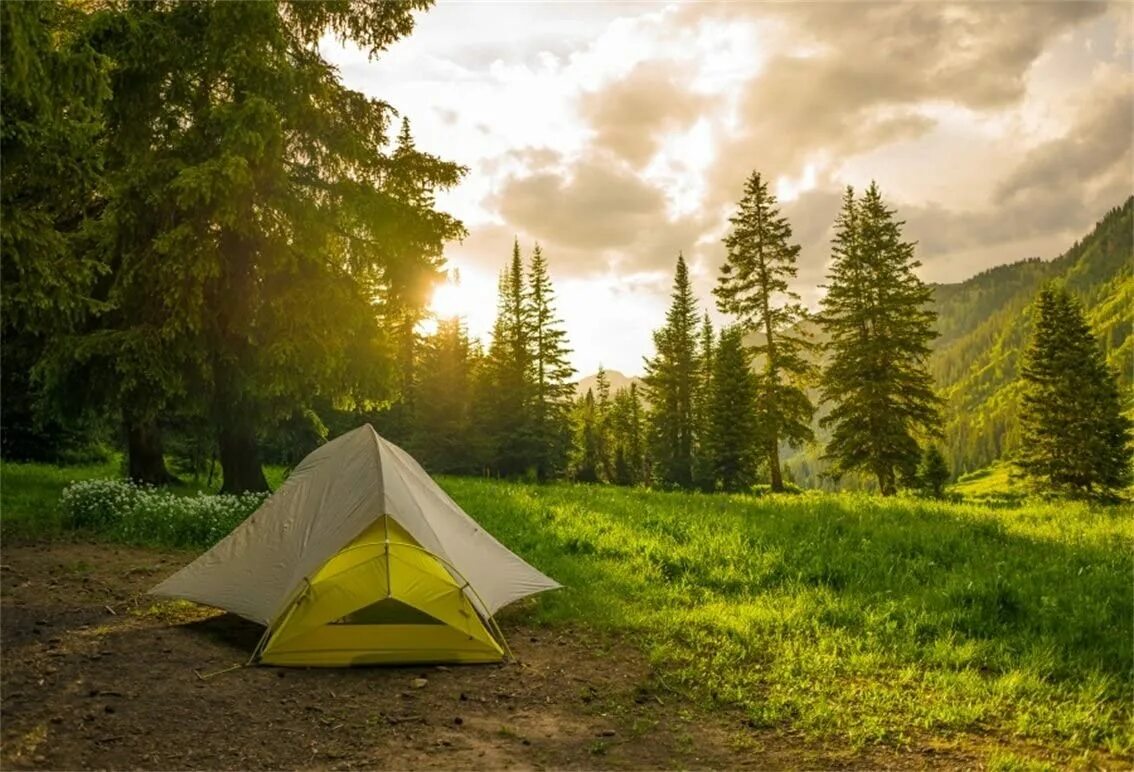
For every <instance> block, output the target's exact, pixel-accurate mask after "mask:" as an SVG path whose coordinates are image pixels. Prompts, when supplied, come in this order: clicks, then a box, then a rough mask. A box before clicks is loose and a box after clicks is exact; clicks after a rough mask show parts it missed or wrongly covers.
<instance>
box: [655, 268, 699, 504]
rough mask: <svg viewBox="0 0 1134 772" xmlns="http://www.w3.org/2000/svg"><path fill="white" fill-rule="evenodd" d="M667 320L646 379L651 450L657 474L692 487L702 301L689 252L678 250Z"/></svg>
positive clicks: (658, 477) (657, 336)
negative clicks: (687, 258)
mask: <svg viewBox="0 0 1134 772" xmlns="http://www.w3.org/2000/svg"><path fill="white" fill-rule="evenodd" d="M671 298H672V300H671V303H670V307H669V311H668V312H667V313H666V323H665V326H664V327H662V328H661V329H659V330H656V331H655V332H654V349H655V354H654V356H653V357H652V358H650V359H647V360H646V373H645V377H644V378H643V379H642V380H643V382H644V383H645V386H646V392H647V393H646V399H647V401H648V402H649V405H650V410H649V417H648V421H649V427H650V430H649V437H650V446H649V447H650V455H651V457H652V459H653V464H654V467H655V479H656V481H657V482H659V483H661V484H663V485H670V486H678V487H682V488H688V487H691V486H692V484H693V446H694V429H695V426H694V424H695V421H694V416H693V403H694V399H695V396H696V392H697V365H698V357H697V333H696V327H697V303H696V300H695V299H694V297H693V287H692V285H691V284H690V282H689V271H688V269H687V268H686V265H685V258H684V257H683V256H682V255H680V254H679V255H678V256H677V269H676V271H675V273H674V279H673V294H672V296H671Z"/></svg>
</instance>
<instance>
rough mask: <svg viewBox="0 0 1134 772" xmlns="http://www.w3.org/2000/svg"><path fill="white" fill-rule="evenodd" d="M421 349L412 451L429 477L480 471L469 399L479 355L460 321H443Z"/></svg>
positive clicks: (471, 407) (456, 319)
mask: <svg viewBox="0 0 1134 772" xmlns="http://www.w3.org/2000/svg"><path fill="white" fill-rule="evenodd" d="M423 348H424V350H423V352H422V356H421V363H420V368H419V371H420V376H419V378H418V381H417V385H416V394H415V396H416V399H415V403H416V405H417V410H416V413H415V423H414V427H413V429H414V436H413V448H414V451H415V453H416V455H417V457H418V459H419V460H420V461H421V463H422V465H424V466H425V468H426V469H428V470H429V471H430V472H436V473H444V474H467V473H472V472H476V471H477V463H476V458H477V453H476V449H475V447H474V446H475V442H474V437H473V421H472V410H473V406H472V399H471V394H472V379H473V371H474V369H475V367H476V363H477V351H476V349H475V348H474V347H473V346H472V344H471V343H470V342H469V336H468V333H467V332H466V330H465V326H464V324H463V323H462V322H461V320H460V319H459V318H456V317H454V318H452V319H443V320H441V321H440V322H439V323H438V325H437V332H436V333H435V334H434V335H432V336H431V337H429V338H428V339H426V341H425V344H424V347H423Z"/></svg>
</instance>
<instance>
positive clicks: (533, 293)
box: [513, 244, 575, 480]
mask: <svg viewBox="0 0 1134 772" xmlns="http://www.w3.org/2000/svg"><path fill="white" fill-rule="evenodd" d="M515 254H516V255H517V256H518V254H519V247H518V245H517V247H516V252H515ZM517 265H518V263H517V262H516V258H514V259H513V271H516V270H518V268H517ZM523 304H524V305H526V319H525V318H523V316H524V315H523V314H521V315H520V316H517V317H516V321H515V323H516V324H518V325H522V324H528V325H530V331H529V332H528V334H527V339H528V341H529V343H528V344H527V345H529V346H530V351H531V365H532V374H531V376H532V380H533V382H532V417H531V418H532V438H531V449H532V453H533V456H532V459H531V463H532V465H534V467H535V470H536V475H537V476H538V477H539V479H541V480H547V479H550V478H552V477H554V476H556V475H558V474H559V473H561V472H562V471H563V470H564V467H565V466H566V463H567V454H568V451H569V448H570V442H571V425H570V415H569V414H570V410H571V396H572V394H573V393H574V388H575V387H574V386H573V385H572V383H571V377H572V375H574V372H575V371H574V369H573V368H572V367H571V365H570V364H569V362H568V359H567V357H568V355H569V354H570V353H571V349H569V348H568V347H567V333H566V332H564V330H563V328H562V326H561V324H562V323H561V322H560V320H559V319H558V318H557V317H556V314H555V306H554V290H553V289H552V286H551V277H550V276H549V275H548V272H547V261H546V260H545V259H544V257H543V251H542V250H541V249H540V248H539V245H538V244H537V245H536V246H535V249H534V250H533V251H532V258H531V263H530V267H529V270H528V286H527V291H526V296H525V297H524V299H523ZM521 310H523V309H521ZM516 350H517V352H518V351H520V350H521V349H520V348H519V347H517V349H516Z"/></svg>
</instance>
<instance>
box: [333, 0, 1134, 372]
mask: <svg viewBox="0 0 1134 772" xmlns="http://www.w3.org/2000/svg"><path fill="white" fill-rule="evenodd" d="M324 53H325V55H326V56H327V58H328V59H329V60H330V61H332V62H333V63H334V64H335V65H336V66H338V67H339V69H340V72H341V74H342V77H343V80H344V82H345V83H346V84H347V85H348V86H350V87H352V88H355V89H357V90H359V91H362V92H364V93H366V94H369V95H372V96H375V97H378V98H381V99H383V100H385V101H386V102H388V103H390V104H391V105H393V106H394V108H396V109H397V111H398V113H399V114H400V115H401V116H404V117H406V118H408V119H409V120H410V123H411V126H412V130H413V133H414V136H415V139H416V141H417V145H418V148H419V149H422V150H425V151H427V152H430V153H433V154H435V155H438V156H441V157H443V158H445V159H448V160H453V161H457V162H459V163H461V164H463V165H464V166H466V167H467V168H468V173H467V174H466V176H465V178H464V180H463V181H462V183H461V184H460V185H459V186H458V187H457V188H455V189H453V190H451V191H446V192H443V193H442V194H440V195H439V196H438V206H439V207H440V208H442V209H444V210H445V211H448V212H450V213H451V214H453V215H455V216H457V217H458V218H459V219H461V220H462V221H463V222H464V224H465V227H466V228H467V229H468V236H467V238H465V239H464V240H463V242H461V243H454V244H452V245H450V246H449V248H447V249H446V258H447V260H448V265H449V267H450V268H451V269H456V273H457V274H459V283H452V282H451V283H450V284H448V285H446V286H442V287H441V288H439V289H438V291H437V293H436V295H435V298H434V309H435V310H436V311H437V312H438V313H442V314H445V315H451V314H454V313H457V314H460V315H461V316H463V317H464V318H465V320H466V322H467V324H468V326H469V329H470V332H471V333H472V334H473V335H475V336H477V337H480V338H482V339H483V340H485V341H486V342H487V337H488V332H489V329H490V328H491V325H492V319H493V316H494V314H495V307H496V285H497V277H498V275H499V272H500V270H501V269H502V268H503V267H504V265H505V264H506V262H507V261H508V259H509V258H510V255H511V250H512V243H513V239H517V238H518V239H519V243H520V246H521V249H522V250H523V253H524V254H525V255H528V254H530V251H531V249H532V247H533V246H534V245H535V244H536V243H538V244H539V245H540V246H541V248H542V250H543V253H544V255H545V256H546V257H547V258H548V261H549V264H550V269H551V274H552V278H553V280H554V283H555V290H556V304H557V309H558V312H559V315H560V317H561V318H562V320H563V325H564V327H565V329H566V330H567V334H568V337H569V340H570V342H571V345H572V348H573V354H572V362H573V364H574V366H575V368H576V370H577V371H578V374H579V375H580V376H584V375H588V374H590V373H593V372H594V371H595V370H596V369H597V368H598V366H599V364H602V365H604V366H605V367H606V368H607V369H613V370H619V371H621V372H623V373H625V374H627V375H637V374H640V373H641V371H642V358H643V356H646V355H649V354H650V353H651V352H652V338H651V334H650V333H651V331H652V330H653V329H655V328H656V327H658V326H660V325H661V324H662V322H663V319H664V315H665V309H666V307H667V306H668V302H669V293H670V290H671V286H672V277H673V269H674V265H675V262H676V259H677V255H678V253H679V252H681V253H683V254H684V255H685V258H686V260H687V261H688V262H689V265H690V271H691V274H692V276H693V279H694V285H695V288H696V291H697V294H698V297H699V300H700V302H701V304H702V307H703V308H704V309H705V310H708V311H710V312H711V314H712V316H713V317H714V319H715V320H716V321H717V323H718V324H719V323H721V322H727V321H728V320H727V319H726V318H725V317H722V316H721V315H720V314H718V313H717V312H716V310H715V309H714V308H713V303H712V300H713V298H712V294H711V292H712V287H713V285H714V283H715V281H716V277H717V274H718V272H719V267H720V265H721V263H722V262H723V259H724V247H723V245H722V243H721V239H722V238H724V236H725V235H726V234H727V232H728V225H729V224H728V217H729V215H730V214H731V212H732V211H733V209H734V208H735V205H736V202H737V200H738V199H739V197H740V195H741V189H742V186H743V182H744V180H745V178H746V177H747V176H748V175H749V174H751V173H752V172H753V171H759V172H760V173H761V174H762V175H764V176H765V177H766V178H767V179H769V180H772V181H774V186H773V189H774V190H775V192H776V194H777V195H778V197H779V200H780V203H781V205H782V208H783V212H784V214H785V215H787V217H788V218H789V220H790V221H791V223H792V226H793V228H794V236H795V240H796V242H797V243H799V244H800V245H801V248H802V249H801V253H800V257H799V275H798V282H797V285H796V289H797V291H798V292H799V293H800V294H801V295H802V297H803V298H804V300H805V301H806V302H808V303H809V304H812V305H814V304H815V303H816V302H817V300H818V298H819V297H820V296H821V293H822V290H821V288H820V285H821V284H823V277H824V274H825V270H826V265H827V262H828V259H829V253H830V234H831V224H832V223H833V221H834V218H835V214H836V212H837V209H838V206H839V198H840V196H841V193H842V191H843V189H844V188H845V187H846V186H847V185H852V186H854V187H855V188H856V189H857V188H862V187H865V186H866V185H868V184H869V183H870V181H871V180H875V181H877V183H878V185H879V187H880V189H881V191H882V194H883V196H884V197H885V199H886V200H887V201H888V203H889V204H890V205H891V206H892V207H895V208H896V209H897V211H898V214H899V216H900V218H901V219H904V220H905V221H906V226H905V234H906V236H907V238H909V239H912V240H916V241H917V242H918V249H917V256H918V259H919V260H920V261H921V262H922V267H921V269H920V273H921V276H922V278H923V279H925V280H926V281H933V282H953V281H960V280H963V279H965V278H967V277H969V276H972V275H973V274H976V273H978V272H980V271H982V270H984V269H986V268H989V267H992V266H995V265H999V264H1002V263H1006V262H1012V261H1015V260H1020V259H1023V258H1026V257H1042V258H1045V259H1047V258H1053V257H1056V256H1057V255H1059V254H1060V253H1062V252H1063V251H1064V250H1066V249H1067V248H1068V247H1069V246H1071V245H1072V244H1073V243H1074V242H1075V240H1076V239H1078V238H1080V237H1081V236H1083V235H1085V234H1086V233H1087V232H1088V231H1089V229H1090V228H1091V226H1092V225H1093V224H1094V223H1095V222H1096V221H1097V220H1098V219H1100V218H1101V216H1102V215H1103V214H1104V213H1105V212H1106V211H1107V210H1108V209H1110V208H1111V207H1113V206H1116V205H1118V204H1120V203H1121V202H1122V201H1123V200H1124V199H1125V198H1126V197H1127V196H1129V195H1130V194H1131V193H1134V150H1132V147H1134V58H1132V57H1134V4H1129V3H1121V4H1112V5H1105V4H1094V3H1085V2H1028V3H1011V2H998V1H992V2H983V3H971V4H963V5H953V4H946V3H932V2H910V3H902V4H889V3H866V2H840V3H816V2H809V3H795V4H786V3H754V2H747V3H745V2H733V3H711V2H703V3H654V2H583V1H581V0H573V1H571V2H538V3H537V2H510V3H503V2H440V3H438V4H437V5H436V6H435V7H434V8H432V9H431V10H430V11H428V12H426V13H422V14H419V15H418V16H417V20H416V27H415V30H414V32H413V34H412V35H410V36H409V37H407V38H404V39H402V40H401V41H398V42H397V43H395V44H394V45H392V46H391V47H390V48H389V49H388V50H387V51H385V52H382V53H381V54H379V55H378V57H377V58H375V59H371V58H369V57H368V56H367V53H366V52H364V51H360V50H357V49H353V48H349V47H347V48H344V47H340V46H339V45H337V44H334V43H331V42H329V41H328V42H327V43H326V44H325V46H324Z"/></svg>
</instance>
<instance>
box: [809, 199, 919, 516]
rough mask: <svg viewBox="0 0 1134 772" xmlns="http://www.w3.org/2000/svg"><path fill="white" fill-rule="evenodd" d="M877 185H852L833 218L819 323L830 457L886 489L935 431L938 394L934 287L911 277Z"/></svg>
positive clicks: (905, 245)
mask: <svg viewBox="0 0 1134 772" xmlns="http://www.w3.org/2000/svg"><path fill="white" fill-rule="evenodd" d="M902 225H903V223H901V222H899V221H897V220H895V219H894V211H893V210H892V209H889V208H888V207H887V206H886V205H885V203H884V202H883V200H882V196H881V194H880V193H879V191H878V186H877V185H875V184H874V183H871V185H870V187H869V188H868V189H867V191H866V193H865V195H864V196H863V197H862V199H861V200H856V199H855V197H854V191H853V190H852V189H851V188H849V187H848V188H847V190H846V194H845V195H844V198H843V207H842V210H841V211H840V213H839V216H838V219H837V220H836V223H835V227H836V234H835V238H834V241H833V244H832V260H831V267H830V273H829V275H828V285H827V294H826V296H825V297H824V298H823V300H822V314H821V317H820V322H821V324H822V325H823V328H824V330H825V331H826V333H827V336H828V339H829V343H828V346H827V348H828V364H827V367H826V369H825V370H824V372H823V377H822V394H823V398H824V399H825V400H826V401H828V402H830V403H831V404H832V405H833V407H832V409H831V412H830V414H828V415H827V416H826V417H825V418H824V419H823V421H822V424H823V425H824V426H829V427H831V429H832V436H831V440H830V442H829V443H828V445H827V453H826V458H827V459H829V460H831V461H833V462H834V471H835V472H836V473H837V474H838V473H844V472H849V471H855V470H858V471H863V472H866V473H868V474H871V475H873V476H874V477H875V478H876V479H877V481H878V488H879V490H880V491H881V493H882V494H883V495H892V494H893V493H895V492H896V490H897V485H898V480H899V477H902V476H912V473H913V472H914V470H915V469H916V466H917V463H918V461H919V460H920V458H921V450H920V448H919V445H918V441H917V439H916V436H915V435H925V436H937V435H938V434H939V433H940V429H939V422H940V418H939V414H938V411H939V406H940V399H939V398H938V397H937V396H936V394H934V392H933V382H932V379H931V378H930V375H929V372H928V370H927V367H926V360H927V359H928V357H929V343H930V341H932V340H933V338H934V336H935V334H936V333H935V331H934V324H935V320H936V314H935V313H934V312H933V311H932V309H931V308H930V305H929V304H930V301H931V299H932V290H930V288H929V287H928V286H926V285H925V284H924V283H923V282H922V281H921V280H920V279H919V278H918V277H917V275H916V274H915V273H914V269H915V268H917V267H918V265H920V264H919V263H918V262H917V261H916V260H915V259H914V245H913V244H912V243H910V242H906V241H903V240H902V232H901V228H902Z"/></svg>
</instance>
